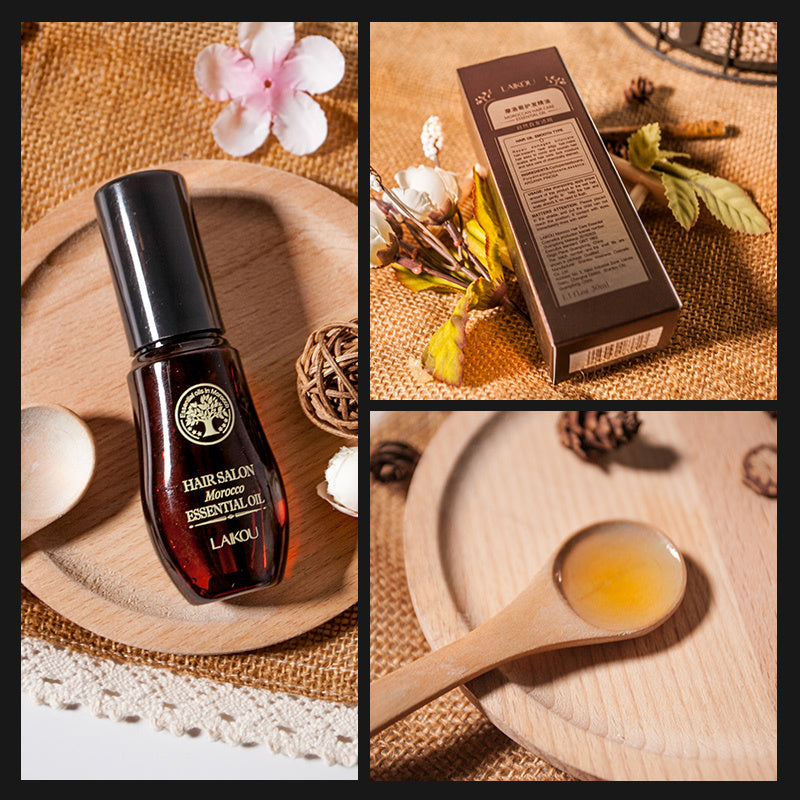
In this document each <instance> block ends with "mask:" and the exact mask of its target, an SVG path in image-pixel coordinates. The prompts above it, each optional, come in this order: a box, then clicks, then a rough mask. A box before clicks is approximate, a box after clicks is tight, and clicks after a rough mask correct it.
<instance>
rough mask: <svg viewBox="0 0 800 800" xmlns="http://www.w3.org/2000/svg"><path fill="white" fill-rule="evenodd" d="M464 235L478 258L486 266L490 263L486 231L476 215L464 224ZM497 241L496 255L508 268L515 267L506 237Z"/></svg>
mask: <svg viewBox="0 0 800 800" xmlns="http://www.w3.org/2000/svg"><path fill="white" fill-rule="evenodd" d="M464 237H465V238H466V240H467V246H468V247H469V249H470V250H471V251H472V252H473V253H475V255H476V256H477V258H478V260H479V261H480V262H481V264H483V266H484V267H485V266H486V265H487V263H488V260H487V256H486V231H485V230H484V229H483V228H481V226H480V225H479V224H478V220H476V219H475V218H474V217H473V218H472V219H471V220H469V221H468V222H467V224H466V225H465V226H464ZM495 242H496V245H495V246H496V248H497V250H496V251H495V253H496V257H497V258H498V259H499V260H500V263H501V264H502V265H503V266H504V267H505V268H506V269H509V270H510V269H513V265H512V263H511V256H510V255H509V254H508V246H507V245H506V242H505V239H500V238H497V239H495Z"/></svg>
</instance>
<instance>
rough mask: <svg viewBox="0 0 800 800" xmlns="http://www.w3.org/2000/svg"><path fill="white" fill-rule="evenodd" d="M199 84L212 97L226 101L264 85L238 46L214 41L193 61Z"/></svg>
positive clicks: (201, 89) (204, 92)
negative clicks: (227, 45) (229, 45)
mask: <svg viewBox="0 0 800 800" xmlns="http://www.w3.org/2000/svg"><path fill="white" fill-rule="evenodd" d="M194 79H195V81H196V82H197V88H198V89H200V91H201V92H202V93H203V94H205V95H206V96H207V97H210V98H211V99H212V100H217V101H220V102H225V101H227V100H232V99H233V98H234V97H241V96H243V95H245V94H248V93H250V92H253V91H256V90H257V89H258V88H259V87H261V86H263V85H264V84H263V82H262V81H260V80H259V78H258V76H257V75H256V74H255V71H254V69H253V62H252V61H251V60H250V59H249V58H248V57H247V56H246V55H244V53H242V52H241V51H240V50H238V49H237V48H236V47H226V46H225V45H222V44H211V45H209V46H208V47H205V48H204V49H203V50H201V51H200V53H199V54H198V56H197V58H196V59H195V62H194Z"/></svg>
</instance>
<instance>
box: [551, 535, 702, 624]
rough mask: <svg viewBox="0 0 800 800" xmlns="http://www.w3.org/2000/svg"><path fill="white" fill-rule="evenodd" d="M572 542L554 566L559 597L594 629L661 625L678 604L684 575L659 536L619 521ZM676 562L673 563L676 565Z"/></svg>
mask: <svg viewBox="0 0 800 800" xmlns="http://www.w3.org/2000/svg"><path fill="white" fill-rule="evenodd" d="M591 530H592V532H591V535H589V536H580V535H579V536H577V537H576V538H575V539H574V540H573V541H572V542H571V543H570V545H569V546H568V547H567V548H566V550H565V551H564V553H563V554H562V555H561V556H560V557H559V559H558V561H557V562H556V564H555V570H554V574H555V577H556V581H557V582H558V584H559V586H560V588H561V591H562V593H563V595H564V597H565V598H566V600H567V602H568V603H569V604H570V606H571V607H572V609H573V610H574V611H576V612H577V613H578V614H579V615H580V616H581V617H582V618H583V619H584V620H586V621H587V622H589V623H590V624H592V625H596V626H597V627H599V628H604V629H606V630H612V631H620V632H621V631H627V630H631V629H633V628H646V627H648V626H650V625H654V624H656V623H657V622H660V621H662V620H663V619H664V615H665V610H669V609H673V608H674V607H676V606H677V604H678V603H679V602H680V600H681V597H682V596H683V590H684V586H685V582H686V575H685V570H683V569H676V568H675V567H676V566H679V565H680V561H681V555H680V553H679V552H678V550H677V549H676V548H675V547H674V545H672V543H671V542H669V540H667V538H666V537H665V536H662V535H661V534H659V533H658V532H656V531H654V530H653V529H652V528H650V527H648V526H642V525H638V524H637V523H634V522H628V521H625V520H613V521H609V522H607V523H604V524H603V525H602V526H601V527H600V529H598V528H597V527H596V526H595V527H593V528H592V529H591ZM676 562H677V563H676Z"/></svg>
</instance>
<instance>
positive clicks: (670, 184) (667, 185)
mask: <svg viewBox="0 0 800 800" xmlns="http://www.w3.org/2000/svg"><path fill="white" fill-rule="evenodd" d="M661 183H662V184H663V185H664V190H665V192H666V195H667V203H668V204H669V208H670V211H672V214H673V216H674V217H675V219H676V220H678V222H679V223H680V224H681V227H682V228H684V229H685V230H687V231H688V230H689V228H691V227H692V225H694V223H695V220H696V219H697V215H698V214H699V213H700V204H699V203H698V202H697V195H696V194H695V191H694V189H693V188H692V187H691V185H689V184H688V183H686V181H683V180H680V179H679V178H676V177H674V176H673V175H668V174H667V173H666V172H662V173H661Z"/></svg>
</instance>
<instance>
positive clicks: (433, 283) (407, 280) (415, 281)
mask: <svg viewBox="0 0 800 800" xmlns="http://www.w3.org/2000/svg"><path fill="white" fill-rule="evenodd" d="M391 266H392V267H393V268H394V271H395V274H396V275H397V278H398V280H399V281H400V283H402V284H403V286H405V287H406V288H407V289H411V290H413V291H415V292H424V291H431V292H443V293H448V292H462V291H464V288H463V287H462V286H459V285H458V284H457V283H455V282H454V281H453V282H451V281H448V280H447V279H446V278H442V277H439V276H438V275H430V274H428V273H427V272H423V273H420V274H417V273H416V272H412V271H411V270H410V269H409V268H408V267H404V266H402V265H401V264H398V263H397V262H395V263H393V264H392V265H391Z"/></svg>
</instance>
